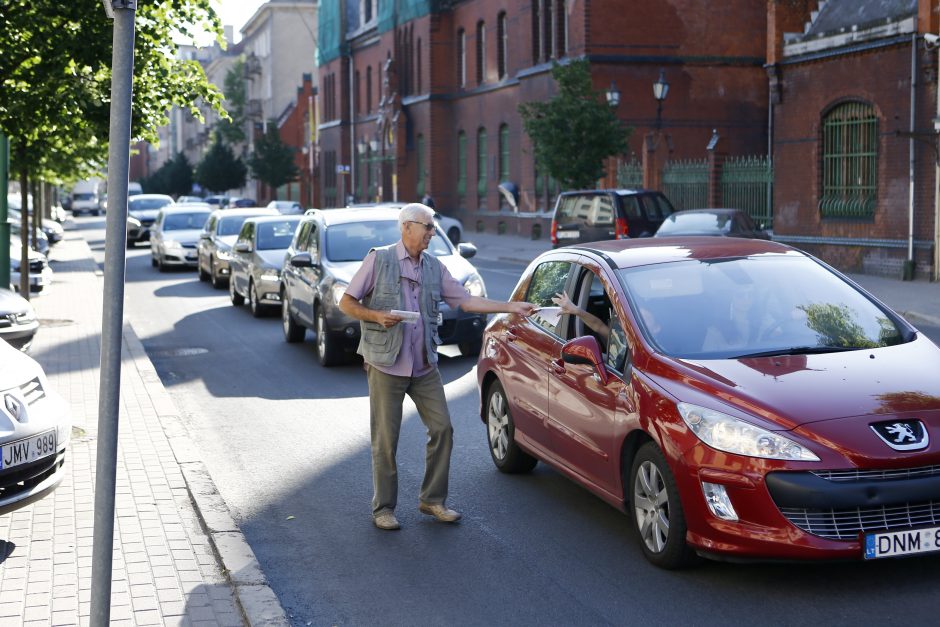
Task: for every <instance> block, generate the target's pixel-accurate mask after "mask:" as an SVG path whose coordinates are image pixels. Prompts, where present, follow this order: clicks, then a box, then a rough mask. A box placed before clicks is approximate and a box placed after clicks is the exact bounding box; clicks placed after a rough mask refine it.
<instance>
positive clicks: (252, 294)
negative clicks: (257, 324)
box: [248, 281, 268, 318]
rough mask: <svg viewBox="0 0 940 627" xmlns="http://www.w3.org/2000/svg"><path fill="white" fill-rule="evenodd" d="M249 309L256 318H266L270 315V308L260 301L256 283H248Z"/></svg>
mask: <svg viewBox="0 0 940 627" xmlns="http://www.w3.org/2000/svg"><path fill="white" fill-rule="evenodd" d="M248 309H249V310H251V315H252V316H254V317H255V318H264V316H265V315H267V313H268V308H267V307H266V306H264V305H262V304H261V301H260V300H259V299H258V290H256V289H255V282H254V281H248Z"/></svg>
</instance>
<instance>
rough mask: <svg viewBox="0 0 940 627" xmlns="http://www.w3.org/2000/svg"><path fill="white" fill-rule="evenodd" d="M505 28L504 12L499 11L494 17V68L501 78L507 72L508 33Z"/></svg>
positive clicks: (504, 76)
mask: <svg viewBox="0 0 940 627" xmlns="http://www.w3.org/2000/svg"><path fill="white" fill-rule="evenodd" d="M507 30H508V29H507V28H506V13H505V12H503V13H500V14H499V16H498V17H497V18H496V46H497V48H496V53H497V54H496V70H497V72H498V74H499V79H500V80H503V79H504V78H506V75H507V74H508V73H509V71H508V64H509V33H508V32H507Z"/></svg>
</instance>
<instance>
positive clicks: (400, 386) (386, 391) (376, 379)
mask: <svg viewBox="0 0 940 627" xmlns="http://www.w3.org/2000/svg"><path fill="white" fill-rule="evenodd" d="M366 370H367V372H368V378H369V418H370V423H371V428H372V486H373V489H374V491H375V493H374V496H373V497H372V515H373V516H377V515H378V514H380V513H382V512H384V511H394V509H395V505H397V504H398V465H397V463H396V461H395V454H396V451H397V450H398V434H399V433H400V431H401V418H402V403H403V402H404V400H405V394H407V395H408V396H410V397H411V400H412V401H414V404H415V406H416V407H417V408H418V415H419V416H420V417H421V421H422V422H423V423H424V426H425V427H427V430H428V445H427V456H426V459H425V467H424V481H422V483H421V494H420V497H419V498H420V499H421V502H422V503H427V504H428V505H443V504H444V501H445V500H446V499H447V481H448V475H449V474H450V454H451V451H452V450H453V448H454V428H453V427H452V426H451V423H450V412H449V411H448V410H447V399H446V398H445V397H444V384H443V383H442V382H441V374H440V372H438V370H437V369H436V368H435V369H434V370H433V371H431V372H429V373H428V374H426V375H424V376H422V377H397V376H394V375H390V374H385V373H384V372H382V371H381V370H379V369H377V368H373V367H371V366H369V367H367V368H366Z"/></svg>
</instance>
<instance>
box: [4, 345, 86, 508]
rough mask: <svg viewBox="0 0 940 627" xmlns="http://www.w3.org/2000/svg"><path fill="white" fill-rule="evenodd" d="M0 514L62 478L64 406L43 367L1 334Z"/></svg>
mask: <svg viewBox="0 0 940 627" xmlns="http://www.w3.org/2000/svg"><path fill="white" fill-rule="evenodd" d="M0 397H2V398H3V402H2V403H0V421H2V423H3V425H4V426H3V429H2V431H0V459H2V465H0V514H5V513H7V512H10V511H13V510H15V509H18V508H20V507H24V506H26V505H28V504H29V503H32V502H33V501H35V500H37V499H39V498H41V497H42V496H44V495H46V494H48V493H49V492H51V491H52V490H53V489H55V487H56V486H57V485H58V484H59V482H60V481H62V479H63V478H64V477H65V474H66V469H65V450H66V449H67V448H68V445H69V440H70V438H71V436H72V417H71V415H70V414H69V410H68V406H67V405H66V404H65V402H64V401H63V400H62V398H61V397H60V396H59V395H58V394H56V393H55V391H54V390H53V389H52V388H51V387H50V386H49V382H48V380H47V379H46V375H45V373H44V372H43V370H42V367H41V366H40V365H39V364H38V363H37V362H36V361H35V360H34V359H32V358H31V357H29V355H26V354H25V353H23V352H20V351H18V350H16V349H15V348H13V347H12V346H10V345H9V344H7V343H6V342H5V341H4V340H2V339H0Z"/></svg>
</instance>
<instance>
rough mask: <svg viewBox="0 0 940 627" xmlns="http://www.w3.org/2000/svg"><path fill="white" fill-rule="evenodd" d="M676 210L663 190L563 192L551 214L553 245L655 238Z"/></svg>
mask: <svg viewBox="0 0 940 627" xmlns="http://www.w3.org/2000/svg"><path fill="white" fill-rule="evenodd" d="M674 212H675V209H673V207H672V203H670V202H669V199H667V198H666V197H665V196H664V195H663V194H662V193H661V192H657V191H653V190H646V189H593V190H585V191H576V192H563V193H561V194H559V195H558V200H557V201H556V202H555V213H554V215H553V216H552V246H554V247H556V248H557V247H558V246H565V245H567V244H582V243H584V242H596V241H600V240H605V239H627V238H634V237H652V235H653V234H654V233H655V232H656V229H658V228H659V225H660V224H662V223H663V220H664V219H666V217H667V216H669V215H672V214H673V213H674Z"/></svg>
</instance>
